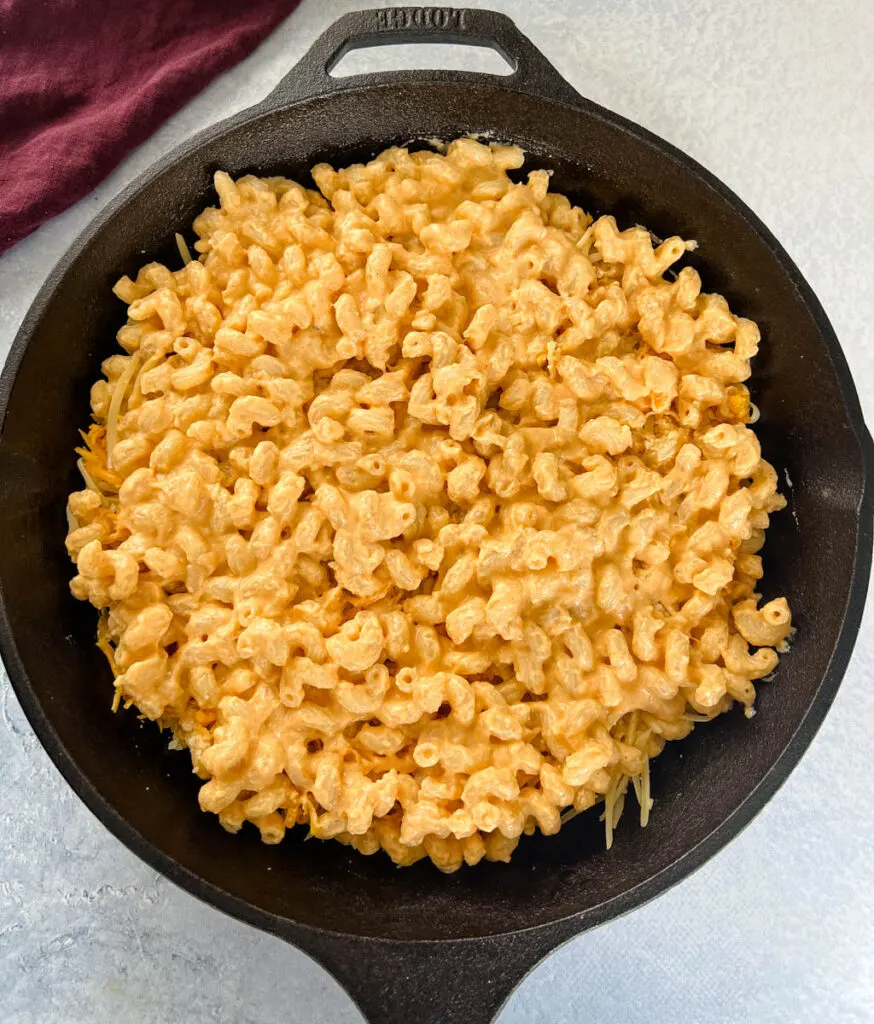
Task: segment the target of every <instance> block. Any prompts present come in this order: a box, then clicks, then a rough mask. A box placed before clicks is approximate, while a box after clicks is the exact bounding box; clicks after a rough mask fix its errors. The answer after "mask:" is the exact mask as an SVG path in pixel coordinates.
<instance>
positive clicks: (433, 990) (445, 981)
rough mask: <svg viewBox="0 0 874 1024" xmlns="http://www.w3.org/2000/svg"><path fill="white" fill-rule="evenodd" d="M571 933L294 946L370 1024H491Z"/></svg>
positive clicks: (326, 938)
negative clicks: (333, 981) (325, 973)
mask: <svg viewBox="0 0 874 1024" xmlns="http://www.w3.org/2000/svg"><path fill="white" fill-rule="evenodd" d="M577 932H579V925H578V924H576V923H575V922H574V921H573V920H571V921H562V922H558V923H557V924H553V925H548V926H546V927H545V928H535V929H531V930H529V931H524V932H517V933H515V934H510V935H500V936H488V937H484V938H477V939H468V940H462V941H457V940H443V941H441V942H394V941H388V940H384V939H364V938H356V937H354V936H343V937H341V936H337V935H333V936H332V935H326V934H321V935H318V934H313V933H309V934H308V935H307V936H306V937H305V938H304V937H303V936H301V937H296V938H295V939H294V940H293V941H294V943H295V945H299V946H301V947H302V948H303V949H304V950H306V951H307V952H308V953H309V954H310V955H311V956H312V957H313V958H314V959H315V960H317V961H318V962H319V963H320V964H321V965H322V966H323V967H324V968H325V969H326V970H328V971H329V972H330V973H331V974H332V975H333V976H334V977H335V978H336V979H337V981H338V982H339V983H340V984H341V985H342V986H343V988H345V990H346V991H347V992H348V993H349V995H350V996H351V997H352V998H353V999H354V1000H355V1002H356V1004H357V1005H358V1008H359V1009H360V1010H361V1012H362V1013H363V1014H364V1018H365V1020H366V1021H367V1022H368V1024H491V1022H492V1021H494V1020H495V1018H496V1016H497V1015H498V1014H499V1013H500V1011H501V1008H502V1007H503V1005H504V1004H505V1003H506V1001H507V999H508V998H509V996H510V995H511V993H512V992H513V990H514V989H515V988H516V986H517V985H518V984H519V983H520V982H521V981H522V979H523V978H524V977H525V975H526V974H528V973H529V971H531V970H532V969H533V968H534V967H535V966H536V965H537V964H538V962H539V961H540V960H542V959H543V957H545V956H546V955H547V954H548V953H551V952H552V951H553V950H554V949H555V948H556V947H557V946H559V945H561V943H562V942H565V941H566V940H567V939H569V938H570V937H572V936H573V935H574V934H576V933H577Z"/></svg>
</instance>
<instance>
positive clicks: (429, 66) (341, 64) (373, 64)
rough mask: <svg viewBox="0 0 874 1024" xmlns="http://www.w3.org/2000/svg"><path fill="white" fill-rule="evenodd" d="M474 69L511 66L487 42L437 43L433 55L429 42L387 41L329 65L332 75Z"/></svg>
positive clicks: (499, 70) (502, 71) (501, 70)
mask: <svg viewBox="0 0 874 1024" xmlns="http://www.w3.org/2000/svg"><path fill="white" fill-rule="evenodd" d="M435 66H436V67H439V69H440V70H441V71H478V72H480V73H481V74H488V75H512V74H513V70H514V69H513V67H512V66H511V65H510V64H508V63H507V61H506V60H505V59H504V58H503V57H502V56H501V55H500V54H499V53H498V52H497V50H492V49H491V48H490V47H487V46H465V45H458V44H455V43H453V44H451V45H446V44H444V45H441V46H440V56H439V57H435V55H434V44H433V43H397V44H396V43H391V44H389V45H386V46H378V47H369V48H363V49H355V50H350V51H349V52H348V53H346V54H344V55H343V56H342V57H341V58H340V60H339V61H337V63H336V64H335V65H334V66H333V67H332V68H331V71H330V75H331V77H332V78H348V77H349V76H350V75H366V74H370V73H372V72H374V71H433V70H434V69H435Z"/></svg>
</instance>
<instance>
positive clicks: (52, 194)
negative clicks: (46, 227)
mask: <svg viewBox="0 0 874 1024" xmlns="http://www.w3.org/2000/svg"><path fill="white" fill-rule="evenodd" d="M298 2H299V0H0V252H2V251H3V250H4V249H7V248H8V247H9V246H10V245H14V243H15V242H17V241H19V240H20V239H22V238H24V236H25V235H27V234H28V233H29V232H31V231H33V230H34V228H36V227H38V226H39V225H40V224H41V223H42V222H43V221H44V220H47V219H48V218H49V217H52V216H54V215H55V214H56V213H60V212H61V211H62V210H65V209H66V208H67V207H68V206H70V205H71V204H72V203H74V202H76V200H77V199H81V198H82V196H84V195H85V194H86V193H88V192H89V191H90V190H91V189H92V188H94V186H95V185H96V184H97V183H98V182H99V181H101V180H102V179H103V178H105V177H106V176H107V175H108V174H109V173H110V171H112V170H113V169H114V168H115V167H116V166H117V165H118V164H119V162H120V161H121V160H122V158H123V157H124V156H125V155H126V154H127V153H128V152H129V151H130V150H131V149H133V148H134V147H135V146H137V145H139V143H141V142H143V140H144V139H146V138H148V136H149V135H150V134H151V133H152V132H153V131H154V130H155V129H156V128H157V127H158V125H160V124H161V123H162V122H163V121H164V120H166V118H168V117H169V116H170V114H172V113H174V111H176V110H178V109H179V108H180V107H181V106H182V105H183V104H184V103H186V102H187V101H188V100H189V99H191V97H192V96H195V95H196V94H197V93H198V92H200V91H201V89H203V88H204V86H206V85H207V84H208V83H209V82H210V80H211V79H213V78H214V77H215V76H216V75H218V74H219V73H220V72H221V71H224V70H225V69H226V68H229V67H231V66H232V65H234V64H236V63H237V62H238V61H240V60H242V59H243V57H245V56H247V55H248V54H249V53H251V52H252V50H254V49H255V47H256V46H257V45H258V44H259V43H260V42H261V41H262V40H263V39H264V38H265V36H267V35H268V34H269V33H270V32H271V31H272V30H273V29H274V28H275V27H276V25H278V24H279V22H280V21H282V20H283V19H284V18H285V17H286V16H287V15H288V14H289V13H290V12H291V11H292V10H294V8H295V7H296V6H297V4H298Z"/></svg>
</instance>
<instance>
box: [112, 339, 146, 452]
mask: <svg viewBox="0 0 874 1024" xmlns="http://www.w3.org/2000/svg"><path fill="white" fill-rule="evenodd" d="M141 358H142V356H141V354H140V353H139V352H134V354H133V355H132V356H131V360H130V362H129V363H128V365H127V366H126V367H125V371H124V373H123V374H122V375H121V376H120V377H119V378H118V381H117V382H116V385H115V390H114V391H113V392H112V401H111V402H110V403H109V412H108V413H107V414H106V465H107V467H108V468H109V469H112V450H113V449H114V448H115V445H116V442H117V440H118V416H119V413H120V412H121V403H122V402H123V401H124V398H125V395H126V394H127V390H128V388H129V387H130V385H131V381H132V380H133V379H134V377H135V375H136V372H137V370H138V369H139V366H140V360H141Z"/></svg>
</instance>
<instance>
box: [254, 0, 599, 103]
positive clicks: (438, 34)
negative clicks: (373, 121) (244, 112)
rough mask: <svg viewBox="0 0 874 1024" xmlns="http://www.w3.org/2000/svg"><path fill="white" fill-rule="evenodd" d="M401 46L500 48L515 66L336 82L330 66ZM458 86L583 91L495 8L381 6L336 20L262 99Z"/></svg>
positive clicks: (563, 96)
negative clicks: (490, 71)
mask: <svg viewBox="0 0 874 1024" xmlns="http://www.w3.org/2000/svg"><path fill="white" fill-rule="evenodd" d="M397 43H461V44H464V45H467V46H484V47H488V48H490V49H492V50H496V51H497V52H498V53H499V54H501V56H502V57H503V58H504V59H505V60H506V61H507V63H508V64H509V65H510V66H511V67H512V68H513V73H512V74H510V75H487V74H483V73H478V72H458V71H451V72H447V71H389V72H378V73H374V74H368V75H350V76H348V77H345V78H333V77H332V76H331V69H332V68H334V67H336V65H337V64H338V63H339V61H340V60H341V59H342V57H343V56H345V54H347V53H349V51H350V50H358V49H362V48H367V47H371V46H386V45H391V44H397ZM443 75H447V76H449V77H450V78H451V79H452V80H453V81H464V80H469V81H471V82H474V81H478V80H479V81H482V80H484V79H485V80H488V81H490V82H493V83H500V84H501V85H503V87H504V88H507V89H509V90H510V91H514V92H530V93H536V94H537V95H540V96H546V97H547V98H549V99H556V100H560V101H564V102H566V103H576V102H578V101H579V99H580V96H579V94H578V93H577V92H576V91H575V90H574V89H573V88H571V86H570V85H568V83H567V82H566V81H565V80H564V79H563V78H562V77H561V75H560V74H559V73H558V72H557V71H556V70H555V68H554V67H553V66H552V65H551V64H550V63H549V61H548V60H547V59H546V57H544V56H543V54H542V53H541V52H540V50H538V49H537V47H536V46H535V45H534V44H533V43H532V42H531V40H530V39H528V38H527V36H525V35H523V34H522V33H521V32H520V31H519V29H518V28H517V27H516V25H515V24H514V23H513V22H512V21H511V19H510V18H508V17H507V15H506V14H500V13H498V12H497V11H488V10H473V9H470V8H466V7H384V8H381V9H378V10H369V11H354V12H352V13H351V14H346V15H344V16H343V17H342V18H339V19H338V20H337V21H335V22H334V24H333V25H331V26H330V28H328V29H327V30H326V31H325V32H323V33H322V35H320V36H319V38H318V39H317V40H316V41H315V43H313V45H312V47H311V48H310V49H309V50H308V51H307V52H306V53H305V54H304V56H303V57H302V58H301V60H300V61H299V62H298V64H296V65H295V67H294V68H293V69H292V70H291V71H290V72H289V73H288V74H287V75H286V76H285V78H283V79H282V81H281V82H280V83H279V85H277V86H276V88H275V89H274V90H273V92H272V93H270V95H269V96H268V97H267V98H266V99H265V100H264V106H266V107H268V108H270V107H275V106H281V105H285V104H287V103H290V102H294V101H295V100H300V99H308V98H310V97H313V96H321V95H325V94H327V93H331V92H335V91H337V90H340V89H349V88H354V87H356V86H362V85H393V86H395V87H398V86H401V85H403V83H404V81H405V80H406V81H416V80H422V79H423V78H432V79H433V78H434V77H435V76H438V77H442V76H443Z"/></svg>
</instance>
